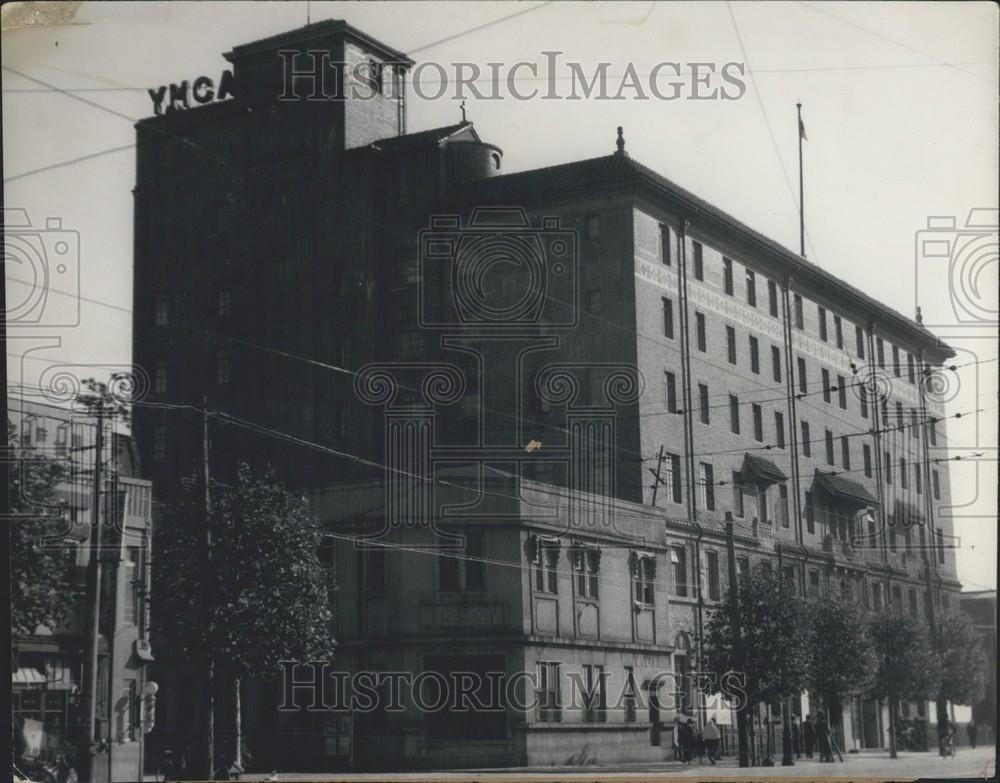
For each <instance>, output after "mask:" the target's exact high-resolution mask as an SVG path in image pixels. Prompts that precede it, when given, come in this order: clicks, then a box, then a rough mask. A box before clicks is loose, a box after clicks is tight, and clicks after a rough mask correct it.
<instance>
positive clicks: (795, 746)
mask: <svg viewBox="0 0 1000 783" xmlns="http://www.w3.org/2000/svg"><path fill="white" fill-rule="evenodd" d="M792 753H794V754H795V758H797V759H800V758H802V727H801V726H799V717H798V715H793V716H792Z"/></svg>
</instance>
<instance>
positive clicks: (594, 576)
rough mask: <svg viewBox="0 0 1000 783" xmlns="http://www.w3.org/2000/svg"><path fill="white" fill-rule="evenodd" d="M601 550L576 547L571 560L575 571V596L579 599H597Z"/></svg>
mask: <svg viewBox="0 0 1000 783" xmlns="http://www.w3.org/2000/svg"><path fill="white" fill-rule="evenodd" d="M600 567H601V550H599V549H598V548H597V547H592V546H583V545H582V544H580V545H577V547H576V551H575V553H574V558H573V570H574V571H576V594H577V595H578V596H579V597H580V598H590V599H593V600H594V601H596V600H597V599H598V598H599V597H600V594H599V587H600V586H599V582H600V574H599V570H600Z"/></svg>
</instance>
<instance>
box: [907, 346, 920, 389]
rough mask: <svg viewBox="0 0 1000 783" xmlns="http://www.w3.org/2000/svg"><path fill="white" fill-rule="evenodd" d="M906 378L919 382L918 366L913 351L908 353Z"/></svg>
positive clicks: (911, 381)
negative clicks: (915, 363)
mask: <svg viewBox="0 0 1000 783" xmlns="http://www.w3.org/2000/svg"><path fill="white" fill-rule="evenodd" d="M906 379H907V380H908V381H909V382H910V383H916V382H917V368H916V366H915V365H914V363H913V354H912V353H907V354H906Z"/></svg>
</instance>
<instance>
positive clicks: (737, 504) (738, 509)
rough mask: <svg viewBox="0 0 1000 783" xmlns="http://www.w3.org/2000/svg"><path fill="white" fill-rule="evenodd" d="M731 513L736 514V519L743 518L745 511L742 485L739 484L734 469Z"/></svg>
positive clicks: (738, 478)
mask: <svg viewBox="0 0 1000 783" xmlns="http://www.w3.org/2000/svg"><path fill="white" fill-rule="evenodd" d="M732 485H733V514H735V515H736V518H737V519H743V516H744V515H745V513H746V510H745V507H744V500H743V492H744V490H743V487H742V486H740V475H739V473H737V472H736V471H735V470H734V471H733V480H732Z"/></svg>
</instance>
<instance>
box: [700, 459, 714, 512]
mask: <svg viewBox="0 0 1000 783" xmlns="http://www.w3.org/2000/svg"><path fill="white" fill-rule="evenodd" d="M700 485H701V493H702V495H701V507H702V508H703V509H705V510H706V511H715V478H714V475H713V473H712V466H711V465H709V464H708V463H707V462H702V463H701V482H700Z"/></svg>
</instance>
